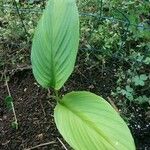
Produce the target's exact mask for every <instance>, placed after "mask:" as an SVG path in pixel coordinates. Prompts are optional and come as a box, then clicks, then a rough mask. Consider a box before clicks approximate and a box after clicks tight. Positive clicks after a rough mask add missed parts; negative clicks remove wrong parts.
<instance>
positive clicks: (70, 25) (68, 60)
mask: <svg viewBox="0 0 150 150" xmlns="http://www.w3.org/2000/svg"><path fill="white" fill-rule="evenodd" d="M78 43H79V17H78V10H77V7H76V3H75V0H49V2H48V4H47V7H46V9H45V10H44V12H43V16H42V18H41V20H40V21H39V24H38V26H37V29H36V32H35V35H34V38H33V44H32V52H31V62H32V68H33V74H34V76H35V78H36V80H37V82H38V83H39V84H41V85H42V86H43V87H53V88H55V89H57V90H58V89H60V88H61V87H62V86H63V84H64V83H65V81H66V80H67V79H68V77H69V76H70V74H71V73H72V71H73V68H74V64H75V59H76V55H77V49H78Z"/></svg>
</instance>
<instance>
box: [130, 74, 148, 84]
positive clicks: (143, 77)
mask: <svg viewBox="0 0 150 150" xmlns="http://www.w3.org/2000/svg"><path fill="white" fill-rule="evenodd" d="M147 78H148V77H147V76H146V75H140V76H135V77H133V78H132V81H133V82H134V83H135V85H136V86H138V85H140V86H144V85H145V83H144V81H145V80H147Z"/></svg>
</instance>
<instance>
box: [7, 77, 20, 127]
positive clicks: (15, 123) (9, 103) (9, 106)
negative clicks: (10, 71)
mask: <svg viewBox="0 0 150 150" xmlns="http://www.w3.org/2000/svg"><path fill="white" fill-rule="evenodd" d="M4 76H5V83H6V87H7V91H8V95H9V96H7V97H6V98H5V104H6V106H7V109H8V110H10V111H12V112H13V115H14V121H12V123H11V126H12V128H14V129H16V130H17V129H18V120H17V116H16V112H15V108H14V103H13V98H12V96H11V93H10V89H9V86H8V80H9V79H8V78H7V77H6V75H4Z"/></svg>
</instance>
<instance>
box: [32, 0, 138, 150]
mask: <svg viewBox="0 0 150 150" xmlns="http://www.w3.org/2000/svg"><path fill="white" fill-rule="evenodd" d="M78 44H79V15H78V10H77V7H76V3H75V0H49V2H48V4H47V7H46V9H45V10H44V12H43V15H42V18H41V20H40V21H39V24H38V26H37V29H36V32H35V35H34V38H33V44H32V52H31V62H32V69H33V74H34V76H35V79H36V80H37V82H38V83H39V84H40V85H41V86H43V87H44V88H52V89H53V90H54V93H55V95H54V98H55V99H56V102H57V105H56V107H55V110H54V119H55V123H56V126H57V128H58V130H59V131H60V133H61V135H62V136H63V137H64V139H65V140H66V141H67V142H68V143H69V144H70V146H71V147H72V148H74V149H75V150H100V149H101V150H104V149H110V150H135V145H134V141H133V138H132V135H131V133H130V130H129V129H128V127H127V125H126V123H125V122H124V121H123V119H122V118H121V117H120V116H119V114H118V113H117V112H116V111H115V110H114V109H113V108H112V107H111V105H110V104H109V103H108V102H106V101H105V100H104V99H103V98H102V97H100V96H97V95H95V94H93V93H91V92H87V91H78V92H77V91H73V92H70V93H68V94H66V95H64V96H62V94H61V93H60V92H59V90H60V88H61V87H62V86H63V85H64V83H65V82H66V80H67V79H68V78H69V76H70V74H71V73H72V71H73V68H74V65H75V60H76V56H77V51H78Z"/></svg>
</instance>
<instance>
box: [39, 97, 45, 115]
mask: <svg viewBox="0 0 150 150" xmlns="http://www.w3.org/2000/svg"><path fill="white" fill-rule="evenodd" d="M40 105H41V108H42V111H43V114H44V117H45V116H46V113H45V110H44V107H43V104H42V101H41V99H40Z"/></svg>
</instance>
